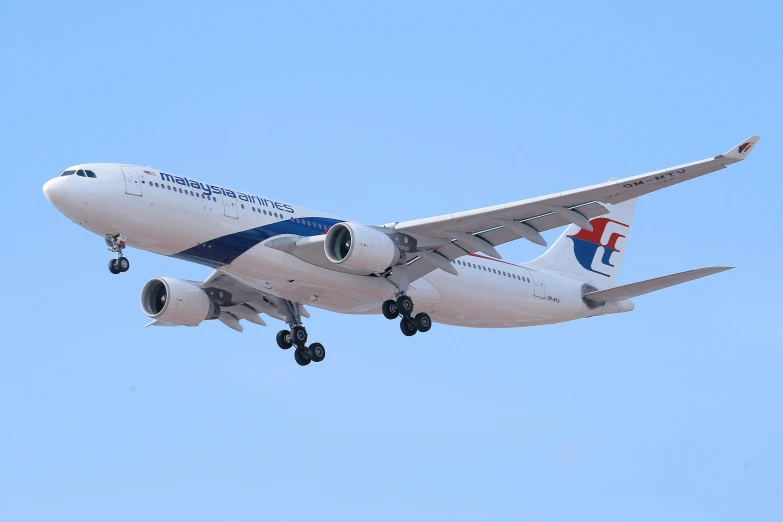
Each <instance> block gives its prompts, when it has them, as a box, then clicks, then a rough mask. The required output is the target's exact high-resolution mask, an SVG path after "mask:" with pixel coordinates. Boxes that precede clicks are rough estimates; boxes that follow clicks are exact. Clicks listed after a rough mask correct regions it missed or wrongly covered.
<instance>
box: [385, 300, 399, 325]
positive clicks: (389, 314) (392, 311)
mask: <svg viewBox="0 0 783 522" xmlns="http://www.w3.org/2000/svg"><path fill="white" fill-rule="evenodd" d="M381 311H383V316H384V317H385V318H386V319H389V320H390V321H391V320H392V319H397V318H398V317H399V316H400V312H399V311H398V310H397V303H396V302H394V301H392V300H391V299H389V300H388V301H384V302H383V305H382V306H381Z"/></svg>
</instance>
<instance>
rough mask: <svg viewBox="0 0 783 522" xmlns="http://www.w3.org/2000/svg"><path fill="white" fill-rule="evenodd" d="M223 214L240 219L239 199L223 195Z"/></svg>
mask: <svg viewBox="0 0 783 522" xmlns="http://www.w3.org/2000/svg"><path fill="white" fill-rule="evenodd" d="M223 215H224V216H226V217H230V218H234V219H239V210H237V200H236V198H232V197H229V196H226V195H223Z"/></svg>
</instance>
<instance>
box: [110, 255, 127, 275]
mask: <svg viewBox="0 0 783 522" xmlns="http://www.w3.org/2000/svg"><path fill="white" fill-rule="evenodd" d="M114 267H115V268H116V269H117V270H119V271H120V272H127V271H128V270H130V261H128V258H127V257H119V258H117V260H116V261H115V262H114Z"/></svg>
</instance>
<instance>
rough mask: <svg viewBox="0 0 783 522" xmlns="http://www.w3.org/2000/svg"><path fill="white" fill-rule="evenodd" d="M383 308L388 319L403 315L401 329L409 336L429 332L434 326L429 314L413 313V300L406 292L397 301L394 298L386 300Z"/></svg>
mask: <svg viewBox="0 0 783 522" xmlns="http://www.w3.org/2000/svg"><path fill="white" fill-rule="evenodd" d="M381 310H382V311H383V316H384V317H385V318H386V319H389V320H394V319H397V318H398V317H402V318H401V319H400V330H402V333H403V335H405V336H407V337H410V336H412V335H416V332H422V333H423V332H428V331H429V330H430V328H432V319H430V316H429V315H428V314H426V313H424V312H419V313H418V314H416V315H415V316H414V315H413V300H412V299H411V298H410V297H409V296H407V295H405V294H402V295H400V296H399V297H397V300H396V301H395V300H393V299H389V300H388V301H384V302H383V305H382V306H381Z"/></svg>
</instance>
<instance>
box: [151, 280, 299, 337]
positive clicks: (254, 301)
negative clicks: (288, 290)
mask: <svg viewBox="0 0 783 522" xmlns="http://www.w3.org/2000/svg"><path fill="white" fill-rule="evenodd" d="M187 282H188V283H191V284H193V285H195V286H197V287H199V288H201V289H202V290H204V291H205V292H206V293H207V295H209V297H210V299H211V300H212V301H214V302H215V303H216V304H217V305H218V306H220V316H219V317H218V320H219V321H220V322H222V323H223V324H225V325H226V326H228V327H229V328H232V329H234V330H237V331H238V332H241V331H242V330H243V328H242V325H241V324H240V323H239V321H241V320H246V321H249V322H251V323H254V324H257V325H260V326H266V322H265V321H264V320H263V319H262V318H261V316H260V314H262V313H263V314H266V315H268V316H270V317H273V318H274V319H278V320H280V321H286V314H287V313H288V312H287V308H286V304H285V302H284V301H283V300H281V299H280V298H278V297H275V296H274V295H272V294H270V293H267V292H264V291H263V290H262V289H260V288H258V287H256V286H254V285H252V284H251V283H249V282H246V281H242V280H240V279H239V278H237V277H236V276H233V275H230V274H228V273H226V272H224V271H222V270H215V271H213V272H212V273H211V274H210V275H209V277H207V278H206V279H205V280H204V281H203V282H199V281H187ZM298 306H299V313H300V315H302V316H303V317H310V313H309V312H308V311H307V310H306V309H305V307H304V306H302V305H298ZM147 326H176V325H173V324H170V323H166V322H165V321H157V320H153V321H152V322H150V323H149V324H147Z"/></svg>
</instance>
